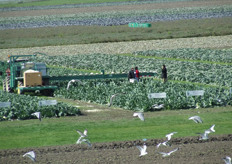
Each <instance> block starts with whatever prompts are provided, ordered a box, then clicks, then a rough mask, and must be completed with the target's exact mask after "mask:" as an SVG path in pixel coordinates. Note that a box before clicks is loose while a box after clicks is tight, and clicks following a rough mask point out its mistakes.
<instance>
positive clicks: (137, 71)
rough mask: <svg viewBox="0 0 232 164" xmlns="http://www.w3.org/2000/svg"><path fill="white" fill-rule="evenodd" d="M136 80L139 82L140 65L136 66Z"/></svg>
mask: <svg viewBox="0 0 232 164" xmlns="http://www.w3.org/2000/svg"><path fill="white" fill-rule="evenodd" d="M135 80H137V81H138V82H139V70H138V67H135Z"/></svg>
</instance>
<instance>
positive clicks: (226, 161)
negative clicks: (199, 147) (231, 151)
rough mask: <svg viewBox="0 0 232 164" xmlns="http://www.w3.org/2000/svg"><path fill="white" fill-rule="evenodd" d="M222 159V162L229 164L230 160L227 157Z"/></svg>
mask: <svg viewBox="0 0 232 164" xmlns="http://www.w3.org/2000/svg"><path fill="white" fill-rule="evenodd" d="M222 159H223V161H225V164H231V158H230V157H229V156H226V157H224V158H222Z"/></svg>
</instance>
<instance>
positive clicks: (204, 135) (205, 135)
mask: <svg viewBox="0 0 232 164" xmlns="http://www.w3.org/2000/svg"><path fill="white" fill-rule="evenodd" d="M114 97H115V96H114V95H113V96H112V97H111V99H113V98H114ZM111 104H112V100H111ZM162 107H163V105H162ZM32 115H33V116H36V117H37V118H38V119H39V120H40V121H41V119H42V118H41V113H40V112H35V113H32ZM133 116H134V117H138V118H139V119H140V120H141V121H145V118H144V113H143V112H134V114H133ZM188 119H189V120H193V121H194V122H195V123H203V121H202V119H201V118H200V117H199V116H192V117H189V118H188ZM214 128H215V125H212V126H211V127H210V128H209V129H207V130H205V131H204V133H197V134H200V137H199V140H208V139H209V134H210V133H213V132H215V129H214ZM76 131H77V133H78V134H79V135H80V137H79V138H78V140H77V141H76V144H82V143H86V144H87V145H88V146H89V147H91V146H92V144H91V142H90V141H89V139H87V137H88V135H87V132H88V131H87V129H85V130H84V132H83V133H82V132H81V131H80V130H76ZM176 133H177V132H172V133H169V134H167V135H166V136H165V137H166V138H167V140H165V141H164V142H161V143H159V144H158V145H157V146H156V148H157V149H158V148H159V147H160V146H171V144H170V140H171V138H172V136H173V135H174V134H176ZM144 141H145V140H144ZM136 147H137V148H138V149H139V151H140V155H139V157H141V156H145V155H147V154H148V153H147V146H146V143H144V145H143V146H136ZM178 150H179V147H178V148H175V149H173V150H172V151H170V152H159V154H161V155H162V157H167V156H170V155H171V154H172V153H174V152H176V151H178ZM23 157H29V158H30V159H31V160H32V161H36V157H35V152H34V151H30V152H27V153H26V154H24V155H23ZM223 161H224V162H225V164H231V158H230V157H229V156H226V157H224V158H223Z"/></svg>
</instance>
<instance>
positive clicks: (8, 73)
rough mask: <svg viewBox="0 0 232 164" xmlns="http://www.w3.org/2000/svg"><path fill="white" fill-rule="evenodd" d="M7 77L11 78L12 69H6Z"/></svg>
mask: <svg viewBox="0 0 232 164" xmlns="http://www.w3.org/2000/svg"><path fill="white" fill-rule="evenodd" d="M6 75H7V76H10V68H7V69H6Z"/></svg>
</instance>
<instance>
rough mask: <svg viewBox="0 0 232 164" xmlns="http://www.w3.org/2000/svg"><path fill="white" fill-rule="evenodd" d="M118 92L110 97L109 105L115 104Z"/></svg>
mask: <svg viewBox="0 0 232 164" xmlns="http://www.w3.org/2000/svg"><path fill="white" fill-rule="evenodd" d="M116 95H117V94H114V95H112V96H111V97H110V104H109V107H110V106H111V105H112V104H113V99H114V98H115V96H116Z"/></svg>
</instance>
